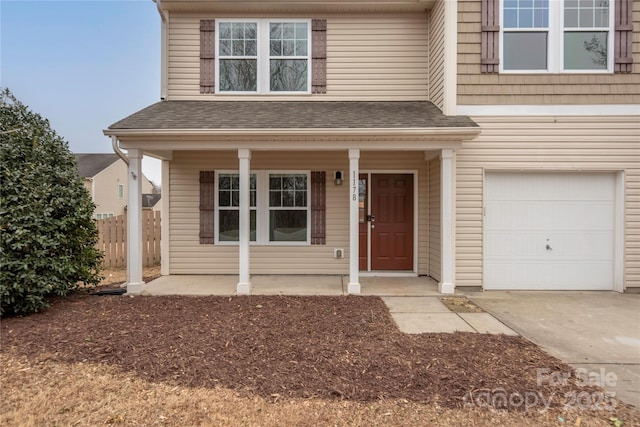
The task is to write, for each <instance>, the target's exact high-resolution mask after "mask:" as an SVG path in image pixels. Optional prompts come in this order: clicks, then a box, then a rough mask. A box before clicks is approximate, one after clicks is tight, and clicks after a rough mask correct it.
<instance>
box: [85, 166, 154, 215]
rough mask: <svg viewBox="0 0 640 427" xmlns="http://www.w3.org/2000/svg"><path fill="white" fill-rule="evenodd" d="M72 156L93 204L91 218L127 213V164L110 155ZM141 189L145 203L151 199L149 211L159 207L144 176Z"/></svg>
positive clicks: (151, 185) (150, 185) (149, 182)
mask: <svg viewBox="0 0 640 427" xmlns="http://www.w3.org/2000/svg"><path fill="white" fill-rule="evenodd" d="M75 157H76V163H77V164H78V173H79V174H80V177H81V178H82V180H83V183H84V186H85V188H86V189H87V191H88V192H89V194H90V195H91V200H92V201H93V203H94V204H95V205H96V209H95V211H94V213H93V215H94V218H96V219H104V218H110V217H112V216H117V215H124V214H126V207H127V203H128V202H129V192H128V184H127V175H128V173H129V171H128V167H127V165H126V164H125V163H124V162H123V161H122V160H120V158H119V157H118V156H117V155H115V154H109V153H78V154H75ZM141 190H142V191H143V192H144V193H147V197H146V198H145V200H146V199H148V200H150V202H149V203H147V206H149V208H150V209H153V208H154V206H155V205H156V204H157V205H159V203H157V202H158V199H159V195H156V194H152V193H153V192H154V191H153V190H154V187H153V184H152V183H151V181H149V180H148V179H147V178H146V177H145V176H144V175H143V177H142V188H141ZM151 202H153V205H151Z"/></svg>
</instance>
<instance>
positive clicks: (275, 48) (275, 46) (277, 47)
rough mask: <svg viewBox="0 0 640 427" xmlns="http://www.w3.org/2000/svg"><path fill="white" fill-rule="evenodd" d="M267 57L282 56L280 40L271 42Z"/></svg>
mask: <svg viewBox="0 0 640 427" xmlns="http://www.w3.org/2000/svg"><path fill="white" fill-rule="evenodd" d="M270 46H271V48H270V50H269V55H271V56H281V55H282V42H281V41H280V40H272V41H271V45H270Z"/></svg>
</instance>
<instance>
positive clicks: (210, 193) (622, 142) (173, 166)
mask: <svg viewBox="0 0 640 427" xmlns="http://www.w3.org/2000/svg"><path fill="white" fill-rule="evenodd" d="M157 4H158V10H159V12H160V16H161V20H162V88H161V98H162V101H161V102H158V103H156V104H153V105H151V106H149V107H147V108H145V109H143V110H141V111H139V112H137V113H134V114H132V115H131V116H129V117H127V118H124V119H123V120H121V121H119V122H117V123H114V124H113V125H111V126H110V127H109V128H108V129H107V130H105V134H106V135H108V136H111V137H112V138H113V139H114V141H115V142H117V143H118V144H119V146H120V147H122V148H125V149H127V150H128V155H129V157H130V160H131V161H130V166H129V170H130V172H131V174H132V175H136V174H139V171H140V159H141V158H142V155H143V154H146V155H151V156H154V157H157V158H160V159H162V160H163V179H162V189H163V198H162V205H163V209H162V211H163V217H162V218H163V229H162V233H163V234H162V244H163V254H162V273H163V274H165V275H166V274H176V275H177V274H211V275H214V274H230V275H238V276H239V281H238V285H237V291H238V293H249V292H250V290H251V282H250V277H251V275H253V274H347V275H348V276H349V280H348V291H349V292H350V293H359V292H360V276H363V275H402V276H411V275H414V276H416V275H419V276H423V275H424V276H429V277H431V278H433V279H435V280H436V281H437V282H438V283H439V289H440V291H441V292H443V293H451V292H453V291H454V289H455V287H456V286H457V287H483V288H484V289H558V290H559V289H585V290H589V289H592V290H596V289H597V290H600V289H602V290H616V291H620V292H622V291H633V290H635V291H638V290H640V217H639V212H640V2H638V1H635V2H632V1H631V0H616V1H608V0H599V1H597V2H592V1H580V2H578V1H573V0H557V1H556V0H553V1H549V0H536V1H535V2H533V1H522V0H520V1H518V0H468V1H457V2H456V1H446V0H424V1H422V0H394V1H374V0H369V1H368V0H361V1H357V2H336V1H326V2H318V1H311V0H290V1H269V2H260V1H246V2H245V1H234V2H228V1H216V0H212V1H190V0H163V1H162V2H160V1H157ZM632 9H633V10H632ZM140 195H141V190H140V187H138V190H137V191H135V192H132V194H131V200H132V201H131V202H130V206H134V205H136V206H140V203H139V202H138V200H139V198H140ZM134 202H135V203H134ZM129 214H130V215H132V218H133V219H134V220H133V221H130V224H135V223H136V221H137V220H136V219H137V216H136V215H139V210H136V211H133V210H131V212H129ZM138 236H139V230H138V229H137V228H133V229H131V230H130V242H129V247H130V250H129V256H130V259H129V269H130V270H129V281H128V288H129V290H130V291H131V292H139V291H141V290H142V289H143V288H144V282H143V281H142V270H141V266H140V262H139V259H140V255H139V254H140V247H139V246H140V244H139V242H140V238H139V237H138Z"/></svg>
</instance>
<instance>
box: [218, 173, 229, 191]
mask: <svg viewBox="0 0 640 427" xmlns="http://www.w3.org/2000/svg"><path fill="white" fill-rule="evenodd" d="M218 183H219V184H218V186H219V188H220V190H229V189H231V177H230V176H229V175H220V176H219V177H218Z"/></svg>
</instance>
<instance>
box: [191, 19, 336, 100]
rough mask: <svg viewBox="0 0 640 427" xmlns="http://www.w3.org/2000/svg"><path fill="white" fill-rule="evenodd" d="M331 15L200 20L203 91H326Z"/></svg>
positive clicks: (248, 92) (292, 92)
mask: <svg viewBox="0 0 640 427" xmlns="http://www.w3.org/2000/svg"><path fill="white" fill-rule="evenodd" d="M326 34H327V21H326V20H325V19H313V20H296V19H294V20H292V19H268V20H267V19H224V20H218V21H216V20H213V19H205V20H201V21H200V93H203V94H208V93H216V92H217V93H231V94H244V93H246V94H256V93H277V94H299V93H314V94H322V93H326V91H327V84H326V67H327V53H326V43H327V36H326Z"/></svg>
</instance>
